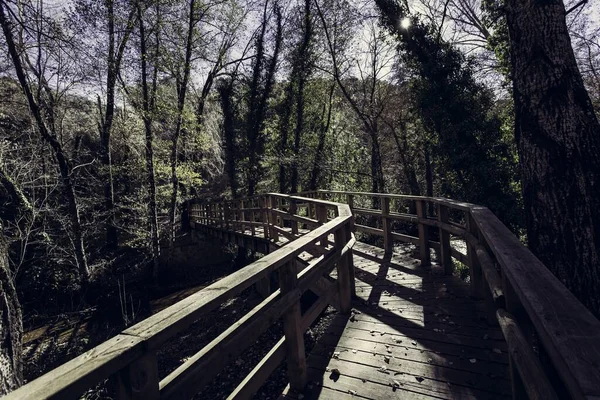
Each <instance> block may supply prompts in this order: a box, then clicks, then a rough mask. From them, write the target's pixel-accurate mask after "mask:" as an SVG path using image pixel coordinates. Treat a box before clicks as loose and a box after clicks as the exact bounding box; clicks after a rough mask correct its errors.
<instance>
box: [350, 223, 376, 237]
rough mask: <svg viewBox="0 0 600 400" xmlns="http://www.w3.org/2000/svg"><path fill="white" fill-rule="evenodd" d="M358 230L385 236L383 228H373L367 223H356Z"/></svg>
mask: <svg viewBox="0 0 600 400" xmlns="http://www.w3.org/2000/svg"><path fill="white" fill-rule="evenodd" d="M354 229H356V231H357V232H363V233H369V234H371V235H377V236H383V229H378V228H372V227H370V226H366V225H360V224H354Z"/></svg>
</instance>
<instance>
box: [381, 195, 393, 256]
mask: <svg viewBox="0 0 600 400" xmlns="http://www.w3.org/2000/svg"><path fill="white" fill-rule="evenodd" d="M389 215H390V198H389V197H384V198H382V202H381V227H382V230H383V250H384V251H385V253H386V254H391V253H392V249H393V248H394V238H393V236H392V226H391V224H392V221H391V220H390V219H389Z"/></svg>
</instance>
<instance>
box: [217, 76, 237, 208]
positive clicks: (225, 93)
mask: <svg viewBox="0 0 600 400" xmlns="http://www.w3.org/2000/svg"><path fill="white" fill-rule="evenodd" d="M231 79H232V80H231V81H230V82H227V83H225V82H224V83H223V84H221V85H219V86H218V87H217V90H218V92H219V99H220V102H221V109H222V111H223V144H224V147H225V170H226V171H227V176H228V178H229V186H230V187H231V195H232V197H233V198H234V199H235V198H238V194H239V193H238V188H239V184H238V180H237V158H238V154H237V146H236V140H235V139H236V138H235V136H236V134H235V133H236V130H235V110H234V105H233V79H234V78H231Z"/></svg>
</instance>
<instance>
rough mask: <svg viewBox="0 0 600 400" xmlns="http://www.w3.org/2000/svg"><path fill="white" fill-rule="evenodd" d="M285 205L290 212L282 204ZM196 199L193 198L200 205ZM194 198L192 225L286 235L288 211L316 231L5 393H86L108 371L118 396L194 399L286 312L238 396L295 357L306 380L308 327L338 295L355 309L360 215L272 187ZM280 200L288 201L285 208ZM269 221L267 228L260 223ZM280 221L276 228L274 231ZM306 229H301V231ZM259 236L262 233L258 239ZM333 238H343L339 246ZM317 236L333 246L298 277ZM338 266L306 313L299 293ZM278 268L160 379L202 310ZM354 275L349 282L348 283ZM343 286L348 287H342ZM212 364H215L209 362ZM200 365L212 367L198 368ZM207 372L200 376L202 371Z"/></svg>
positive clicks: (298, 377) (299, 378)
mask: <svg viewBox="0 0 600 400" xmlns="http://www.w3.org/2000/svg"><path fill="white" fill-rule="evenodd" d="M283 202H286V207H288V210H287V211H286V212H285V213H284V212H283V209H284V208H282V206H281V204H280V203H283ZM290 202H292V203H293V202H298V203H303V204H309V205H312V206H313V207H315V209H318V210H322V211H319V212H320V214H319V215H326V214H323V212H326V210H327V209H329V210H333V212H334V217H333V218H332V219H331V220H328V219H327V218H325V219H323V218H321V219H320V220H313V219H311V218H307V217H303V216H301V215H295V214H294V213H295V212H297V211H296V210H293V208H294V207H289V204H291V203H290ZM192 203H193V204H192ZM192 203H189V204H188V208H187V209H188V214H189V220H190V224H191V225H192V226H193V227H196V228H198V227H210V228H211V229H224V230H232V231H235V229H237V228H241V229H244V228H250V233H249V234H248V233H247V231H246V232H245V233H244V232H242V233H241V234H245V235H247V236H252V237H255V238H257V239H259V238H260V239H261V240H271V241H273V240H275V241H276V240H277V239H276V237H277V233H275V232H277V231H279V232H281V231H282V230H283V229H284V227H283V222H282V221H283V219H284V218H278V216H280V217H281V216H283V217H285V219H287V220H289V221H291V222H292V223H295V224H298V223H300V224H305V225H307V226H308V227H309V228H312V229H311V230H310V231H308V232H306V231H303V233H302V234H299V233H298V234H296V233H289V235H288V234H287V231H285V232H286V236H288V237H289V239H290V240H289V242H288V243H287V244H285V245H284V246H283V247H281V248H280V249H278V250H275V251H273V252H272V253H270V254H267V255H265V256H264V257H262V258H261V259H259V260H258V261H256V262H254V263H252V264H250V265H248V266H247V267H244V268H243V269H241V270H239V271H237V272H234V273H233V274H231V275H228V276H227V277H225V278H223V279H221V280H219V281H217V282H215V283H213V284H212V285H210V286H208V287H206V288H205V289H202V290H200V291H199V292H196V293H195V294H193V295H191V296H189V297H187V298H185V299H183V300H181V301H179V302H178V303H176V304H174V305H172V306H170V307H168V308H166V309H164V310H162V311H160V312H158V313H157V314H154V315H152V316H151V317H149V318H147V319H145V320H143V321H141V322H140V323H138V324H136V325H134V326H132V327H130V328H129V329H126V330H125V331H123V332H122V333H121V334H119V335H117V336H116V337H114V338H112V339H110V340H108V341H106V342H104V343H102V344H100V345H99V346H97V347H95V348H93V349H91V350H89V351H87V352H86V353H84V354H82V355H80V356H78V357H76V358H75V359H73V360H71V361H69V362H67V363H65V364H63V365H62V366H60V367H58V368H57V369H55V370H52V371H50V372H48V373H47V374H45V375H43V376H41V377H40V378H38V379H36V380H34V381H32V382H30V383H28V384H27V385H24V386H23V387H21V388H19V389H17V390H16V391H14V392H12V393H10V394H8V395H7V396H6V399H7V400H12V399H45V398H57V399H64V398H78V397H79V396H80V395H81V393H82V392H84V391H85V390H86V389H88V388H90V387H94V386H96V385H97V384H98V383H100V382H102V381H104V380H105V379H107V378H111V381H112V382H113V383H114V384H115V385H116V393H117V398H119V399H158V398H159V397H160V398H161V399H163V398H179V397H181V396H184V397H185V396H188V397H191V396H192V395H193V394H194V393H196V392H198V391H199V390H200V389H201V387H202V386H203V385H205V384H206V383H207V382H208V381H210V379H211V378H212V377H214V376H215V375H216V374H217V373H218V372H219V371H220V370H221V369H222V368H223V367H224V366H225V365H226V364H227V362H228V361H231V359H232V358H233V357H234V356H236V355H237V354H239V353H240V352H241V351H242V350H244V349H245V348H247V347H248V346H249V345H251V344H252V343H254V342H255V340H256V339H257V338H258V335H260V334H261V333H262V332H264V331H265V330H266V329H267V328H268V327H269V326H270V325H272V324H273V323H274V322H275V321H277V319H279V318H280V317H283V319H284V331H285V337H284V338H282V340H281V341H279V343H278V344H277V345H276V346H275V347H274V348H273V349H272V350H271V352H269V358H265V359H263V360H262V361H261V363H260V364H259V365H258V366H257V368H255V369H254V370H253V372H252V373H251V374H250V375H249V376H248V378H247V379H246V380H245V381H244V382H243V383H242V385H240V386H239V387H238V388H237V389H236V391H234V393H232V396H233V397H231V398H247V397H248V396H249V395H248V393H251V392H252V390H256V388H258V387H259V386H260V384H262V383H263V382H264V380H265V379H266V378H267V377H268V375H269V373H270V372H272V371H273V370H274V369H275V367H276V366H277V365H278V364H279V363H280V362H281V361H283V359H287V360H288V369H290V367H291V370H294V371H296V372H295V373H294V375H293V376H290V382H291V383H292V385H293V386H294V387H299V386H302V385H303V384H304V382H305V379H306V376H305V374H302V373H298V371H300V372H301V371H302V370H304V371H306V365H305V360H304V354H303V352H304V350H303V349H304V344H303V332H304V331H305V330H306V329H307V328H308V327H309V326H310V324H312V322H313V321H314V319H315V318H316V317H317V316H318V315H319V314H320V312H321V311H322V310H323V309H324V308H325V307H326V306H327V305H328V304H330V303H331V302H332V301H333V298H334V297H336V298H339V300H340V304H342V305H343V310H342V311H344V312H349V311H350V297H351V295H352V293H351V288H352V287H353V282H349V280H350V279H354V274H353V272H352V271H350V270H351V269H353V266H352V246H353V244H354V242H355V239H354V236H353V235H352V232H351V227H352V218H353V217H352V214H351V212H350V209H349V207H348V206H347V205H346V204H341V203H334V202H330V201H325V200H318V199H311V198H305V197H300V196H289V195H280V194H267V195H260V196H254V197H249V198H245V199H242V200H235V201H227V202H215V203H209V204H201V203H199V202H192ZM277 204H280V205H279V206H278V205H277ZM261 226H262V227H263V228H265V229H264V231H263V232H259V230H258V229H257V228H258V227H261ZM274 228H276V230H275V229H274ZM294 231H296V232H298V229H297V227H296V229H295V230H294ZM259 235H260V236H259ZM330 235H333V237H334V238H335V245H334V246H333V247H330V246H329V244H330V243H331V241H330V240H329V239H328V237H329V236H330ZM317 243H320V245H321V246H329V247H327V249H328V250H327V251H326V253H325V254H323V255H322V256H321V257H319V258H317V259H316V260H313V261H312V262H311V263H309V265H308V266H307V267H306V268H304V269H303V270H302V271H300V273H299V274H298V271H296V269H295V265H296V263H295V259H296V258H297V257H298V256H299V255H300V254H301V253H303V252H304V251H305V250H308V249H312V248H314V247H315V246H316V245H317ZM336 266H337V268H338V278H337V279H338V282H340V283H339V284H338V285H330V289H329V290H328V291H327V292H325V293H324V294H323V295H321V297H320V298H319V299H318V300H317V302H316V303H315V304H313V306H312V307H311V308H310V309H309V310H307V311H306V312H305V313H304V314H300V303H299V301H300V296H301V295H302V293H303V292H305V291H306V290H308V289H309V288H310V287H311V285H312V284H314V283H315V282H316V281H317V280H318V279H320V278H321V277H322V276H323V275H324V274H325V273H329V272H331V269H332V268H334V267H336ZM274 272H278V273H279V275H280V282H281V283H282V286H281V288H280V289H279V290H277V291H275V292H274V293H272V294H271V295H270V296H268V297H267V298H266V299H265V300H264V301H263V302H262V303H261V304H259V305H258V306H256V307H255V308H254V309H253V310H251V311H250V312H249V313H248V314H246V315H244V316H241V319H240V320H239V321H237V322H236V323H235V324H234V325H232V326H231V327H230V328H229V329H227V330H226V331H225V332H223V333H222V334H221V335H220V336H219V337H217V338H216V339H215V340H213V341H212V342H211V343H209V344H208V345H207V346H205V347H204V348H203V349H202V350H200V351H199V352H198V353H196V355H194V356H192V357H191V358H190V359H188V360H187V361H186V362H185V363H183V364H182V365H181V366H180V367H179V368H177V369H176V370H175V371H173V372H172V373H170V374H169V375H168V376H167V377H165V378H164V379H162V380H161V381H160V382H159V377H158V372H157V371H158V367H157V360H156V351H157V349H158V348H160V347H161V346H162V345H163V344H165V343H166V342H167V341H168V340H169V339H171V338H172V337H174V336H175V335H177V334H179V333H180V332H182V331H183V330H185V329H186V328H187V327H189V326H190V325H191V324H192V323H194V322H195V321H197V320H198V319H199V318H200V317H202V316H204V315H206V314H207V313H209V312H210V311H213V310H214V309H216V308H217V307H218V306H219V305H221V304H222V303H223V302H225V301H227V300H228V299H231V298H233V297H235V296H237V295H238V294H239V293H241V292H242V291H243V290H245V289H246V288H248V287H250V286H251V285H253V284H257V283H258V282H260V281H261V280H262V279H264V278H265V277H267V276H268V275H269V274H271V273H274ZM343 279H345V280H348V282H341V280H343ZM338 288H339V289H338ZM209 365H210V368H207V366H209ZM197 371H203V373H202V374H200V375H199V374H198V373H197ZM199 376H201V378H199Z"/></svg>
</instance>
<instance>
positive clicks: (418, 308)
mask: <svg viewBox="0 0 600 400" xmlns="http://www.w3.org/2000/svg"><path fill="white" fill-rule="evenodd" d="M354 250H355V251H354V266H355V268H356V295H357V298H356V299H354V300H353V314H352V316H351V317H350V316H343V315H337V316H336V317H335V319H334V320H333V322H332V323H331V324H330V326H329V328H328V331H327V332H326V333H325V334H324V335H323V336H321V338H320V339H319V341H318V343H317V344H316V345H315V347H314V348H313V349H312V351H311V352H310V354H309V355H308V358H307V360H308V361H307V362H308V369H309V371H308V375H309V384H308V385H307V388H306V389H305V391H304V392H303V393H302V394H301V396H300V395H299V394H298V393H293V392H291V391H290V390H289V388H287V389H286V390H285V391H284V393H283V394H282V396H281V398H283V399H299V398H303V399H305V400H311V399H320V400H323V399H346V398H348V399H349V398H363V399H508V398H509V397H510V380H509V378H508V355H507V353H506V343H505V341H504V339H503V336H502V332H501V331H500V329H499V327H498V326H497V324H495V323H493V322H489V319H488V318H487V317H488V312H487V311H486V308H485V305H484V303H483V301H479V300H474V299H472V298H471V297H470V296H469V285H468V284H467V283H465V282H463V281H461V280H460V279H459V278H457V277H452V276H444V275H437V274H432V273H431V269H430V268H421V266H420V263H419V261H418V260H415V259H414V258H412V257H411V256H410V254H409V253H407V252H404V253H394V254H393V255H392V256H387V257H386V256H385V255H384V252H383V250H382V249H379V248H377V247H373V246H369V245H366V244H364V243H361V242H357V244H356V246H355V249H354ZM382 367H385V369H383V368H382ZM335 370H338V371H339V375H338V374H336V373H335Z"/></svg>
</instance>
